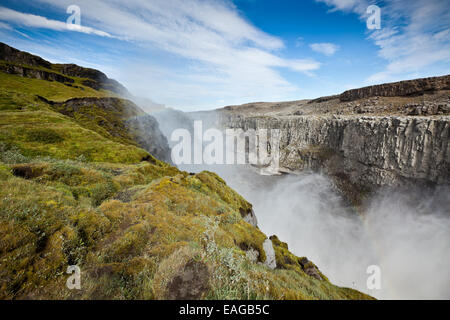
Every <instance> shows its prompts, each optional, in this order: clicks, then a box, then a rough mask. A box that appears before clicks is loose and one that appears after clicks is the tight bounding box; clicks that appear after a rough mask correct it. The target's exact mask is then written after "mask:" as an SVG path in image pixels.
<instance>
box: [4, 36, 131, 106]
mask: <svg viewBox="0 0 450 320" xmlns="http://www.w3.org/2000/svg"><path fill="white" fill-rule="evenodd" d="M0 61H1V64H0V70H1V71H3V72H5V73H9V74H16V75H20V76H22V77H27V78H33V79H40V80H47V81H57V82H61V83H65V84H72V83H74V80H73V79H71V77H77V78H80V79H81V83H82V84H83V85H85V86H87V87H90V88H93V89H95V90H101V89H102V90H108V91H111V92H114V93H117V94H119V95H121V96H126V97H128V96H129V95H130V94H129V92H128V90H127V89H126V88H125V87H124V86H122V85H121V84H120V83H119V82H117V81H116V80H113V79H109V78H108V77H107V76H106V75H105V74H104V73H103V72H101V71H98V70H95V69H90V68H84V67H80V66H78V65H76V64H52V63H50V62H49V61H47V60H44V59H42V58H41V57H38V56H35V55H32V54H30V53H28V52H24V51H20V50H17V49H15V48H12V47H10V46H8V45H7V44H4V43H2V42H0Z"/></svg>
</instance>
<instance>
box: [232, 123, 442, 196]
mask: <svg viewBox="0 0 450 320" xmlns="http://www.w3.org/2000/svg"><path fill="white" fill-rule="evenodd" d="M449 120H450V117H449V116H440V117H408V116H404V117H403V116H401V117H400V116H399V117H380V116H373V117H364V116H285V117H229V118H227V120H226V121H225V126H226V127H231V128H243V129H244V130H247V129H258V128H262V129H280V130H281V141H280V156H281V158H280V166H281V167H282V170H285V171H297V170H305V169H311V170H323V171H325V172H327V173H330V174H331V175H334V176H337V177H339V178H340V179H341V180H346V181H347V182H350V183H351V184H353V185H357V186H359V187H361V188H364V189H371V188H374V187H376V186H382V185H402V184H405V183H408V182H414V183H416V182H423V183H426V184H441V183H448V182H449V181H450V145H449V135H450V122H449Z"/></svg>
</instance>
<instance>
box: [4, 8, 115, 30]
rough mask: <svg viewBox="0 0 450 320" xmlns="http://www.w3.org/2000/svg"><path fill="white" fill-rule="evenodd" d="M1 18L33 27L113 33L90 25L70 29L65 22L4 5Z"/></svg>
mask: <svg viewBox="0 0 450 320" xmlns="http://www.w3.org/2000/svg"><path fill="white" fill-rule="evenodd" d="M0 20H3V21H8V22H12V23H15V24H19V25H22V26H27V27H33V28H45V29H51V30H56V31H66V30H72V31H76V32H81V33H87V34H95V35H98V36H102V37H111V35H110V34H108V33H106V32H103V31H100V30H96V29H93V28H90V27H84V26H75V28H71V29H69V28H68V27H67V24H66V23H65V22H62V21H57V20H51V19H47V18H45V17H41V16H37V15H34V14H26V13H22V12H18V11H15V10H11V9H8V8H4V7H0ZM3 24H4V23H3ZM4 25H5V24H4ZM6 26H8V25H6Z"/></svg>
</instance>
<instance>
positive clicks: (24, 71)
mask: <svg viewBox="0 0 450 320" xmlns="http://www.w3.org/2000/svg"><path fill="white" fill-rule="evenodd" d="M0 71H3V72H5V73H8V74H15V75H18V76H21V77H25V78H32V79H38V80H46V81H57V82H61V83H64V84H66V83H74V82H75V81H74V80H73V79H71V78H68V77H65V76H63V75H62V74H60V73H56V72H49V71H46V70H42V69H33V68H28V67H24V66H19V65H0Z"/></svg>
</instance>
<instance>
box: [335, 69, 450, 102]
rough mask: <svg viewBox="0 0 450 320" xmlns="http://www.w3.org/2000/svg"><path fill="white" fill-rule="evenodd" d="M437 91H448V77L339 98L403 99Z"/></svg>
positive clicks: (384, 86) (382, 86)
mask: <svg viewBox="0 0 450 320" xmlns="http://www.w3.org/2000/svg"><path fill="white" fill-rule="evenodd" d="M439 90H450V76H449V75H447V76H443V77H432V78H422V79H416V80H408V81H400V82H393V83H386V84H380V85H376V86H369V87H364V88H359V89H352V90H348V91H345V92H344V93H342V94H341V95H340V96H339V99H340V100H341V101H354V100H358V99H363V98H369V97H403V96H413V95H423V94H424V93H430V92H431V93H432V92H436V91H439Z"/></svg>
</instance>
